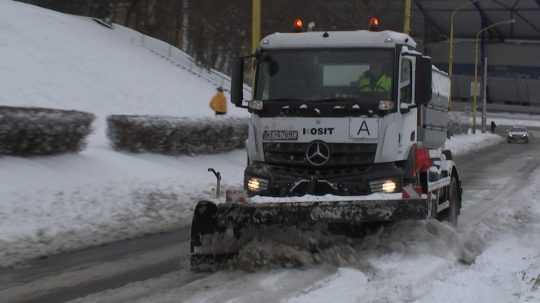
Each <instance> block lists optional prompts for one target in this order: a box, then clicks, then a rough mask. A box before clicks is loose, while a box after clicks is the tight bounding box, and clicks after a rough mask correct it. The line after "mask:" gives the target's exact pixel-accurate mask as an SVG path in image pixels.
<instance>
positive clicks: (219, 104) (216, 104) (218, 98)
mask: <svg viewBox="0 0 540 303" xmlns="http://www.w3.org/2000/svg"><path fill="white" fill-rule="evenodd" d="M210 108H211V109H212V110H213V111H214V112H215V113H216V116H219V115H225V114H227V98H226V97H225V94H223V88H222V87H218V89H217V93H216V95H215V96H214V97H212V100H210Z"/></svg>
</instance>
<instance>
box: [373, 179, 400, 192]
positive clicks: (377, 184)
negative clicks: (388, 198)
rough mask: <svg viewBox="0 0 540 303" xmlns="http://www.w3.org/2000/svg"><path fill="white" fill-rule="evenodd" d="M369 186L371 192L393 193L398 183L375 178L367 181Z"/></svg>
mask: <svg viewBox="0 0 540 303" xmlns="http://www.w3.org/2000/svg"><path fill="white" fill-rule="evenodd" d="M369 188H370V189H371V192H372V193H380V192H384V193H394V192H396V190H397V188H398V185H397V182H396V181H394V180H384V179H383V180H376V181H371V182H369Z"/></svg>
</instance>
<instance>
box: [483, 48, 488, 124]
mask: <svg viewBox="0 0 540 303" xmlns="http://www.w3.org/2000/svg"><path fill="white" fill-rule="evenodd" d="M487 65H488V58H487V57H485V58H484V81H483V82H484V84H483V85H484V87H483V89H484V91H483V101H482V133H483V134H484V133H485V132H486V128H487V82H488V81H487V77H488V68H487Z"/></svg>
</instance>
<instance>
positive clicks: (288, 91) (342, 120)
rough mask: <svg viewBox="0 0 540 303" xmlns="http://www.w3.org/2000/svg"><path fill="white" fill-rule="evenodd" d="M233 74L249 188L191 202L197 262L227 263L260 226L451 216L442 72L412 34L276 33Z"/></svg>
mask: <svg viewBox="0 0 540 303" xmlns="http://www.w3.org/2000/svg"><path fill="white" fill-rule="evenodd" d="M248 63H251V65H252V66H251V67H250V68H248V67H247V65H248ZM250 72H251V73H252V75H253V78H254V81H253V92H252V96H251V98H248V99H249V100H246V99H245V98H244V96H243V84H244V76H245V74H247V73H250ZM231 81H232V82H231V101H232V103H233V104H234V105H236V106H237V107H242V108H245V109H246V110H248V111H249V112H250V113H251V115H250V120H249V137H248V140H247V159H248V160H247V167H246V168H245V174H244V191H245V195H240V196H238V195H237V196H236V197H234V198H232V197H227V201H226V202H218V201H212V200H208V201H200V202H199V203H198V204H197V206H196V208H195V212H194V217H193V221H192V226H191V266H192V269H193V270H196V271H198V270H207V269H210V270H211V269H212V268H215V267H216V266H219V265H220V264H223V262H227V260H229V259H230V258H232V257H234V256H235V255H236V254H238V252H239V250H240V249H241V248H242V246H243V245H245V243H247V242H248V241H250V239H253V238H254V237H257V233H258V231H260V230H262V229H265V228H268V227H274V228H275V227H278V228H281V227H302V228H309V227H310V226H312V225H316V224H317V225H318V226H320V225H321V224H322V225H327V226H328V230H329V231H331V232H339V231H340V229H342V230H346V229H349V228H350V227H351V226H352V227H362V226H363V225H365V224H371V223H377V222H393V221H399V220H425V219H429V218H436V219H439V220H448V221H449V222H450V223H451V224H454V225H455V224H457V220H458V216H459V213H460V209H461V193H462V189H461V183H460V179H459V174H458V170H457V167H456V165H455V163H454V161H453V160H452V154H451V152H450V151H448V150H444V144H445V141H446V138H447V124H448V105H449V99H448V96H449V79H448V76H447V74H446V73H444V72H442V71H439V70H438V69H437V68H436V67H434V66H433V65H432V63H431V58H430V57H427V56H424V55H422V53H420V52H419V51H418V50H417V49H416V42H415V41H414V40H413V38H411V37H410V36H409V35H406V34H403V33H398V32H393V31H378V30H372V29H371V30H358V31H346V32H344V31H333V32H332V31H328V32H316V31H310V32H298V33H276V34H272V35H269V36H267V37H265V38H264V39H263V40H262V41H261V43H260V46H259V48H258V50H257V52H256V53H255V54H254V55H252V56H249V57H242V58H238V59H237V60H236V61H235V63H234V66H233V75H232V80H231Z"/></svg>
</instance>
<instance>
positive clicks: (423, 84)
mask: <svg viewBox="0 0 540 303" xmlns="http://www.w3.org/2000/svg"><path fill="white" fill-rule="evenodd" d="M432 73H433V71H432V65H431V58H430V57H426V56H418V57H416V77H415V79H416V82H415V88H414V89H415V91H414V96H415V103H416V104H417V105H426V104H428V103H429V102H430V101H431V98H432V97H433V91H432V81H433V80H432V77H433V74H432Z"/></svg>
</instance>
